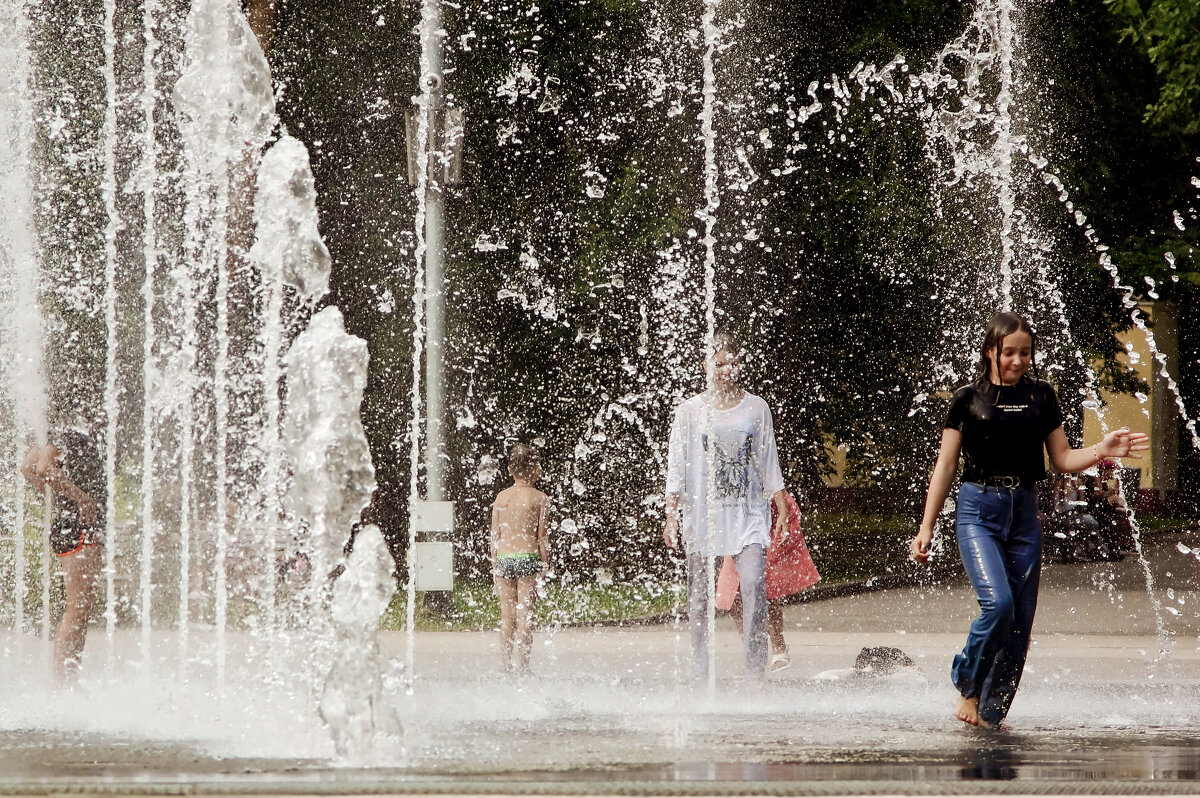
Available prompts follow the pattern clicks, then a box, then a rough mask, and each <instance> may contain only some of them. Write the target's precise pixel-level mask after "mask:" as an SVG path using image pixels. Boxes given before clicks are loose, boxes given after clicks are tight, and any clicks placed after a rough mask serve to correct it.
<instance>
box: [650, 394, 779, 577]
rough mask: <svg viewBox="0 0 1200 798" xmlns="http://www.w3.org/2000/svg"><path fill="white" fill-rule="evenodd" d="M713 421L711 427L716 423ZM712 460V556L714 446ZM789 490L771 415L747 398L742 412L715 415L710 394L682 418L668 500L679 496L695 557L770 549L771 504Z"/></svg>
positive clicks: (690, 404) (678, 414) (674, 428)
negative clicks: (709, 499) (709, 497)
mask: <svg viewBox="0 0 1200 798" xmlns="http://www.w3.org/2000/svg"><path fill="white" fill-rule="evenodd" d="M710 417H711V420H710ZM710 428H711V433H712V437H713V439H714V440H715V442H716V446H715V448H714V452H713V457H714V459H713V464H714V467H715V474H714V479H713V506H712V508H711V515H712V518H713V522H714V523H713V535H712V538H713V540H712V544H713V549H712V551H711V552H710V551H708V542H709V540H708V537H709V535H708V518H709V514H710V508H709V506H708V502H707V494H708V452H707V442H708V438H709V432H710ZM782 489H783V475H782V473H781V472H780V470H779V455H778V452H777V451H776V449H775V424H774V421H773V420H772V418H771V409H770V408H769V407H767V403H766V402H764V401H763V400H762V399H760V398H759V397H757V396H754V395H753V394H749V393H747V394H746V395H745V396H743V397H742V401H740V402H739V403H738V404H737V405H736V406H735V407H732V408H730V409H729V410H714V409H713V408H712V407H711V406H710V405H709V404H708V403H707V402H706V401H705V398H704V395H703V394H700V395H698V396H693V397H692V398H691V399H688V400H686V401H685V402H684V403H683V404H681V405H680V406H679V407H678V408H677V409H676V410H675V421H674V423H673V424H672V425H671V440H670V448H669V450H668V452H667V493H668V494H676V495H678V496H679V503H680V507H681V509H682V510H683V540H684V543H685V544H686V546H687V549H688V551H689V552H696V553H699V554H706V553H707V554H711V555H714V556H719V555H723V554H737V553H739V552H741V550H742V549H744V548H745V547H746V546H749V545H752V544H754V543H758V544H760V545H761V546H762V547H763V550H764V551H765V550H766V549H767V546H769V545H770V543H771V497H772V496H774V495H775V492H776V491H779V490H782Z"/></svg>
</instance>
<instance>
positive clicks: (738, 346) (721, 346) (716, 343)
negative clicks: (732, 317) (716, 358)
mask: <svg viewBox="0 0 1200 798" xmlns="http://www.w3.org/2000/svg"><path fill="white" fill-rule="evenodd" d="M712 351H713V354H714V355H715V354H716V353H717V352H728V353H730V354H731V355H735V356H736V357H737V359H738V360H743V359H745V356H746V350H745V349H744V348H743V347H742V341H741V339H739V338H738V337H737V336H736V335H734V334H733V333H732V332H730V331H729V330H717V331H716V332H714V333H713V337H712Z"/></svg>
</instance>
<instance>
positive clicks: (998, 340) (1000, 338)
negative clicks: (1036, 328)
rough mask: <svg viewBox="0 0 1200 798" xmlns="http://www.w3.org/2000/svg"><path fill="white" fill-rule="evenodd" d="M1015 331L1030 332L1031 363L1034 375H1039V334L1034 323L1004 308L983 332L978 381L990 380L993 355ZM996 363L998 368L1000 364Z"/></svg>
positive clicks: (976, 378) (993, 317) (976, 377)
mask: <svg viewBox="0 0 1200 798" xmlns="http://www.w3.org/2000/svg"><path fill="white" fill-rule="evenodd" d="M1015 332H1023V333H1028V334H1029V340H1030V342H1031V349H1030V352H1029V364H1030V368H1032V369H1033V373H1034V376H1035V377H1036V376H1037V335H1035V334H1034V332H1033V325H1032V324H1030V323H1029V319H1027V318H1025V317H1024V316H1022V315H1020V314H1018V313H1013V312H1011V311H1008V310H1002V311H1000V312H999V313H997V314H996V315H994V316H992V319H991V321H989V322H988V325H987V329H986V330H985V331H984V333H983V346H982V347H980V350H979V364H978V369H979V371H978V373H977V374H976V375H975V381H976V382H981V383H986V382H988V377H989V375H990V374H991V366H992V357H993V355H994V354H995V352H996V350H997V349H998V348H999V347H1000V344H1002V343H1003V342H1004V338H1005V337H1006V336H1009V335H1012V334H1013V333H1015ZM996 365H997V368H998V367H999V364H996Z"/></svg>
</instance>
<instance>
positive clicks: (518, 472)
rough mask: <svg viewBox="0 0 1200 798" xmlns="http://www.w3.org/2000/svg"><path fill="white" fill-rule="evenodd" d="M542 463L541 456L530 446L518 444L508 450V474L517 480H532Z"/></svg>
mask: <svg viewBox="0 0 1200 798" xmlns="http://www.w3.org/2000/svg"><path fill="white" fill-rule="evenodd" d="M541 463H542V456H541V454H539V453H538V450H537V449H535V448H533V447H532V446H530V445H528V444H525V443H518V444H517V445H516V446H514V447H512V448H511V449H509V450H508V473H509V475H510V476H513V477H516V478H517V479H531V478H532V477H533V472H534V471H535V470H537V467H538V466H539V465H541Z"/></svg>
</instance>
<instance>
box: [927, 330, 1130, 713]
mask: <svg viewBox="0 0 1200 798" xmlns="http://www.w3.org/2000/svg"><path fill="white" fill-rule="evenodd" d="M980 354H981V356H980V359H979V375H978V376H977V377H976V379H975V381H974V382H973V383H971V384H970V385H967V386H964V387H962V388H960V389H959V390H958V391H956V392H955V394H954V398H953V399H952V400H951V402H950V411H949V413H948V414H947V416H946V424H945V428H944V429H943V430H942V443H941V449H940V450H939V452H938V459H937V464H936V465H935V466H934V469H933V476H932V478H931V479H930V481H929V494H928V496H927V497H926V499H925V515H924V518H923V519H922V521H921V528H920V531H918V532H917V534H916V536H915V537H914V538H913V539H912V543H911V544H910V549H911V551H912V557H913V559H914V560H916V561H917V562H919V563H923V562H926V561H927V560H928V559H929V549H930V545H931V543H932V541H933V532H934V526H935V524H936V523H937V518H938V516H939V515H940V514H941V512H942V507H943V505H944V504H945V503H946V497H947V496H948V495H949V493H950V485H951V483H952V482H953V480H954V473H955V471H956V470H957V468H958V458H959V455H960V454H961V455H962V457H963V461H964V464H963V476H962V480H963V481H962V486H961V487H960V488H959V490H958V501H957V503H956V509H955V528H956V532H957V537H958V547H959V550H960V552H961V553H962V561H963V567H964V568H965V569H966V572H967V577H968V578H969V579H970V580H971V585H972V586H973V587H974V588H975V595H976V597H977V598H978V599H979V608H980V615H979V617H978V618H977V619H975V622H974V623H972V624H971V629H970V632H969V633H968V635H967V642H966V645H965V646H964V647H963V650H962V651H961V652H960V653H959V654H958V655H956V656H955V657H954V663H953V665H952V667H951V671H950V678H951V679H952V680H953V682H954V686H955V687H957V688H958V691H959V693H960V694H961V695H960V697H959V699H958V704H957V706H956V707H955V710H954V714H955V717H957V718H958V719H959V720H961V721H963V722H964V723H970V724H972V725H974V726H993V725H996V724H997V723H999V722H1000V721H1001V720H1003V719H1004V717H1005V715H1007V714H1008V709H1009V707H1010V706H1011V705H1012V700H1013V696H1014V695H1015V694H1016V691H1017V685H1018V684H1019V683H1020V681H1021V672H1022V671H1023V670H1024V668H1025V656H1026V654H1027V653H1028V651H1029V633H1030V630H1031V628H1032V626H1033V614H1034V610H1035V608H1036V606H1037V592H1038V579H1039V576H1040V574H1041V553H1042V530H1041V526H1040V525H1039V523H1038V519H1037V494H1036V493H1035V491H1034V485H1035V484H1036V483H1037V482H1038V481H1039V480H1041V479H1044V478H1045V476H1046V470H1045V465H1044V463H1045V461H1044V459H1043V456H1042V449H1043V447H1044V448H1045V449H1046V451H1048V452H1049V454H1050V462H1051V463H1052V464H1053V465H1054V467H1055V468H1056V469H1057V470H1058V471H1061V472H1078V471H1083V470H1084V469H1086V468H1090V467H1091V466H1093V465H1095V464H1096V463H1098V462H1100V461H1101V460H1103V459H1105V458H1116V457H1132V458H1139V457H1140V455H1138V454H1137V452H1140V451H1144V450H1145V449H1147V448H1149V447H1148V446H1147V444H1146V440H1147V438H1146V436H1145V435H1144V434H1142V433H1140V432H1130V431H1129V430H1127V429H1121V430H1116V431H1115V432H1110V433H1109V434H1108V435H1106V436H1105V437H1104V440H1102V441H1100V442H1099V443H1097V444H1093V445H1092V446H1088V447H1085V448H1083V449H1072V448H1071V446H1070V444H1069V443H1068V442H1067V436H1066V434H1065V433H1064V432H1063V428H1062V415H1061V413H1060V411H1059V406H1058V397H1056V396H1055V394H1054V389H1053V388H1051V387H1050V386H1049V385H1048V384H1047V383H1045V382H1042V381H1041V380H1035V379H1032V378H1030V377H1029V376H1028V375H1027V374H1026V372H1027V371H1028V370H1029V367H1030V366H1031V365H1032V363H1033V357H1034V336H1033V328H1032V327H1031V326H1030V324H1029V322H1028V321H1027V320H1026V319H1024V318H1023V317H1021V316H1018V315H1017V314H1015V313H1008V312H1003V313H997V314H996V315H995V316H993V317H992V320H991V321H990V322H989V323H988V327H987V331H986V333H985V334H984V337H983V347H982V349H981V353H980Z"/></svg>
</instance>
